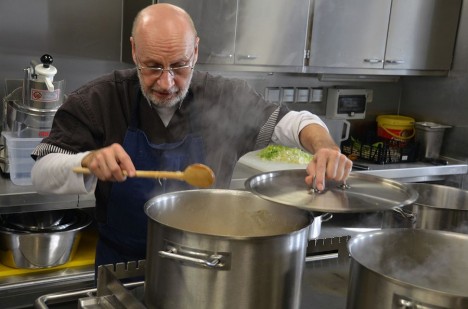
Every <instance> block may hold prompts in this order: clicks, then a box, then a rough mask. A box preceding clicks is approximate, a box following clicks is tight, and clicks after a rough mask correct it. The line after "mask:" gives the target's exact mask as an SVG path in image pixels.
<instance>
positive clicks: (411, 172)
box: [231, 158, 468, 189]
mask: <svg viewBox="0 0 468 309" xmlns="http://www.w3.org/2000/svg"><path fill="white" fill-rule="evenodd" d="M443 159H444V160H447V162H448V164H447V165H434V164H431V163H425V162H411V163H391V164H372V163H368V162H365V161H356V163H358V164H360V165H365V166H367V167H368V168H369V169H368V170H353V172H355V173H364V174H370V175H374V176H379V177H384V178H389V179H395V180H397V181H401V182H429V181H440V180H444V179H445V178H446V177H449V176H454V175H466V174H467V173H468V162H464V161H460V160H456V159H452V158H443ZM264 172H265V171H261V170H258V169H255V168H253V167H251V166H247V165H244V164H242V163H238V164H237V165H236V167H235V169H234V174H233V178H232V181H231V189H243V188H244V182H245V180H247V178H249V177H251V176H254V175H256V174H260V173H264Z"/></svg>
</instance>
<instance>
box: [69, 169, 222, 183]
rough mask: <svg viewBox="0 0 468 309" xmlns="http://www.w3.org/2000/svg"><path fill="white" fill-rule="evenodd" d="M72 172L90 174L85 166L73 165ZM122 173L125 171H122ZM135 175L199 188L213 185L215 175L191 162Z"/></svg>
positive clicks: (138, 172)
mask: <svg viewBox="0 0 468 309" xmlns="http://www.w3.org/2000/svg"><path fill="white" fill-rule="evenodd" d="M73 172H75V173H78V174H91V171H90V170H89V169H88V168H86V167H75V168H73ZM123 174H124V175H127V172H125V171H123ZM136 177H142V178H158V179H159V178H171V179H177V180H181V181H185V182H187V183H188V184H189V185H192V186H194V187H199V188H208V187H210V186H211V185H213V183H214V180H215V175H214V173H213V171H212V170H211V168H209V167H208V166H206V165H203V164H199V163H197V164H192V165H189V166H187V168H186V169H185V170H184V171H183V172H180V171H177V172H171V171H136Z"/></svg>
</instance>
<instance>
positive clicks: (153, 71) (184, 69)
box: [137, 54, 193, 78]
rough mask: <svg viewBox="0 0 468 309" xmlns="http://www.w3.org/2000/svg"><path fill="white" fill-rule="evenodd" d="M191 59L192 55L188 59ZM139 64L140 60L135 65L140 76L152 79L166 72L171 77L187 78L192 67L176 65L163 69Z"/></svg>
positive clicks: (189, 65)
mask: <svg viewBox="0 0 468 309" xmlns="http://www.w3.org/2000/svg"><path fill="white" fill-rule="evenodd" d="M192 57H193V54H192V56H190V59H192ZM137 60H138V58H137ZM139 62H140V60H138V65H137V69H138V71H140V72H141V74H143V75H145V76H151V77H154V78H159V77H161V75H162V74H163V73H164V72H168V73H169V74H171V76H172V77H176V76H181V77H184V76H187V75H188V73H189V72H190V71H191V70H193V65H191V64H184V65H176V66H172V67H169V68H168V69H164V68H161V67H145V66H142V65H140V64H139Z"/></svg>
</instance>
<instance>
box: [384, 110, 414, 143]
mask: <svg viewBox="0 0 468 309" xmlns="http://www.w3.org/2000/svg"><path fill="white" fill-rule="evenodd" d="M414 122H415V120H414V118H411V117H407V116H400V115H379V116H377V136H379V137H381V138H384V139H391V140H396V141H400V142H407V141H409V140H410V139H412V138H413V137H414V134H415V129H414Z"/></svg>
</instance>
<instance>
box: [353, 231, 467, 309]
mask: <svg viewBox="0 0 468 309" xmlns="http://www.w3.org/2000/svg"><path fill="white" fill-rule="evenodd" d="M348 248H349V252H350V255H351V267H350V274H349V285H348V298H347V308H348V309H375V308H379V309H396V308H408V309H410V308H421V309H423V308H424V309H465V308H468V289H467V288H466V278H467V276H468V235H464V234H460V233H453V232H445V231H434V230H422V229H386V230H381V231H377V232H369V233H363V234H360V235H358V236H356V237H354V238H352V239H351V240H350V241H349V243H348Z"/></svg>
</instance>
